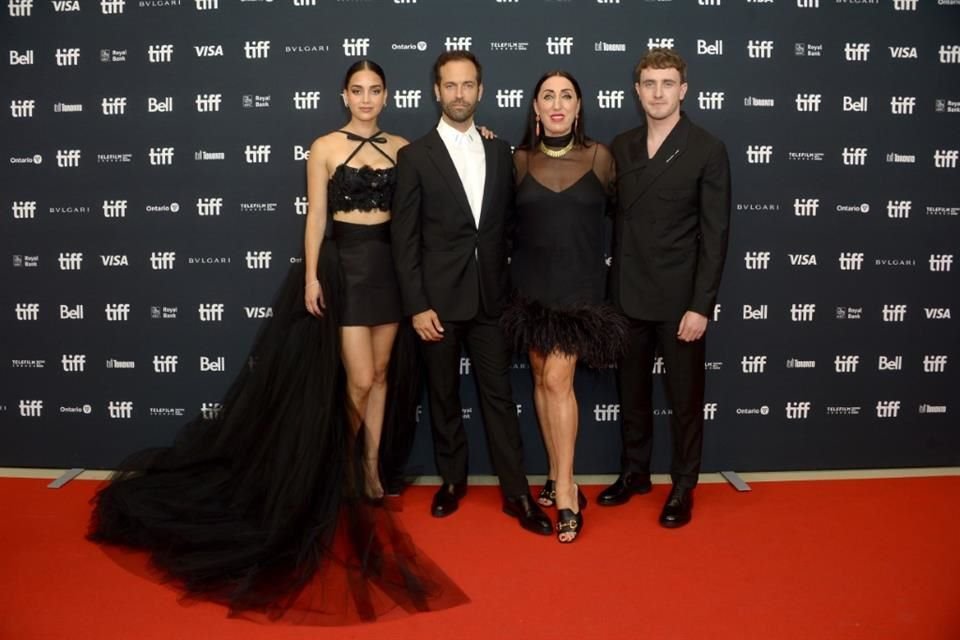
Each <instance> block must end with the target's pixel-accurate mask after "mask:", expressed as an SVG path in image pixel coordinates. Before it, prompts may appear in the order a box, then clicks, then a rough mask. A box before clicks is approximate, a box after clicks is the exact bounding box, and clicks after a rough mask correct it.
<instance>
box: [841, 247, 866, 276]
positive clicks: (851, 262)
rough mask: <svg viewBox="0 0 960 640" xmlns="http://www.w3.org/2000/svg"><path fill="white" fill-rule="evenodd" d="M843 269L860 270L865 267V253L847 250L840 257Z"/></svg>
mask: <svg viewBox="0 0 960 640" xmlns="http://www.w3.org/2000/svg"><path fill="white" fill-rule="evenodd" d="M838 260H839V262H840V270H841V271H860V270H861V269H863V254H862V253H851V252H848V251H845V252H843V253H841V254H840V257H839V258H838Z"/></svg>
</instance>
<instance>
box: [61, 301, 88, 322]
mask: <svg viewBox="0 0 960 640" xmlns="http://www.w3.org/2000/svg"><path fill="white" fill-rule="evenodd" d="M60 319H61V320H83V305H82V304H75V305H73V306H72V307H71V306H70V305H68V304H62V305H60Z"/></svg>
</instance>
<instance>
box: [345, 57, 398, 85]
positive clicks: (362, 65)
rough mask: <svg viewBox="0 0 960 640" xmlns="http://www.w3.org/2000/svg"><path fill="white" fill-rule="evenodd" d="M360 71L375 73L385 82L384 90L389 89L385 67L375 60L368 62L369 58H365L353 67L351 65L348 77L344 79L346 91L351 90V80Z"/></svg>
mask: <svg viewBox="0 0 960 640" xmlns="http://www.w3.org/2000/svg"><path fill="white" fill-rule="evenodd" d="M358 71H373V72H374V73H375V74H377V75H378V76H380V81H381V82H383V88H384V89H386V88H387V74H385V73H384V72H383V67H381V66H380V65H378V64H377V63H376V62H374V61H373V60H368V59H367V58H363V59H361V60H357V61H356V62H354V63H353V64H352V65H350V68H349V69H347V75H345V76H344V77H343V88H344V89H348V88H350V78H352V77H353V74H355V73H356V72H358Z"/></svg>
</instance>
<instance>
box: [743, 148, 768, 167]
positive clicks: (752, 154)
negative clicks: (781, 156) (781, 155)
mask: <svg viewBox="0 0 960 640" xmlns="http://www.w3.org/2000/svg"><path fill="white" fill-rule="evenodd" d="M772 160H773V146H772V145H769V144H751V145H747V163H748V164H770V162H771V161H772Z"/></svg>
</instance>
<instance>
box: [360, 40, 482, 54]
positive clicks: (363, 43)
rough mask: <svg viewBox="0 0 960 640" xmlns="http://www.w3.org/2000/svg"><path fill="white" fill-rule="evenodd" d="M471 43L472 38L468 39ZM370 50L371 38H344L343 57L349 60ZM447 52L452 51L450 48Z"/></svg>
mask: <svg viewBox="0 0 960 640" xmlns="http://www.w3.org/2000/svg"><path fill="white" fill-rule="evenodd" d="M447 40H449V38H447ZM467 40H468V41H469V40H470V38H467ZM469 48H470V47H469V42H468V43H467V49H469ZM369 50H370V38H344V39H343V55H345V56H347V57H348V58H362V57H365V56H366V55H367V52H368V51H369ZM447 51H450V49H449V48H448V49H447Z"/></svg>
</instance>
